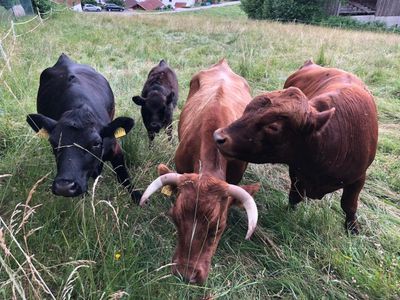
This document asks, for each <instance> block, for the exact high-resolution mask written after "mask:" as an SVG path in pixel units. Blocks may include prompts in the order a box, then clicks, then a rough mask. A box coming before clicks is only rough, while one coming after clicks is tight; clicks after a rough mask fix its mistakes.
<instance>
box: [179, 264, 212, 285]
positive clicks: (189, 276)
mask: <svg viewBox="0 0 400 300" xmlns="http://www.w3.org/2000/svg"><path fill="white" fill-rule="evenodd" d="M172 273H173V274H174V275H175V276H178V277H180V278H183V280H185V281H186V282H188V283H193V284H203V283H204V281H205V280H206V278H207V271H206V270H205V269H203V268H201V267H197V268H192V267H188V266H186V265H175V266H173V267H172Z"/></svg>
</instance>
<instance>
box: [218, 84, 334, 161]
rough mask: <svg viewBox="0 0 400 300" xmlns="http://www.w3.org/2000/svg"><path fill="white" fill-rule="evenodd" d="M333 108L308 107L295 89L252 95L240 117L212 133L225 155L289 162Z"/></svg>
mask: <svg viewBox="0 0 400 300" xmlns="http://www.w3.org/2000/svg"><path fill="white" fill-rule="evenodd" d="M334 112H335V108H330V109H329V107H328V106H327V105H321V106H320V107H319V110H317V109H316V108H314V107H311V106H310V105H309V103H308V99H307V97H306V96H305V95H304V94H303V92H301V91H300V90H299V89H298V88H294V87H290V88H288V89H285V90H281V91H274V92H270V93H266V94H263V95H260V96H257V97H255V98H254V99H253V100H252V101H251V102H250V103H249V104H248V105H247V107H246V109H245V111H244V113H243V116H242V117H241V118H239V119H238V120H236V121H235V122H233V123H232V124H230V125H229V126H228V127H225V128H220V129H218V130H216V131H215V132H214V141H215V143H216V145H217V147H218V149H219V150H220V151H221V153H222V154H223V155H225V156H227V157H233V158H236V159H240V160H243V161H247V162H253V163H290V162H291V161H292V160H294V159H295V156H296V152H297V151H298V150H299V149H302V147H303V143H304V141H305V139H307V137H309V136H310V135H312V134H318V133H319V132H321V131H322V130H323V129H324V127H325V125H326V124H327V123H328V122H329V121H330V119H331V117H332V115H333V114H334Z"/></svg>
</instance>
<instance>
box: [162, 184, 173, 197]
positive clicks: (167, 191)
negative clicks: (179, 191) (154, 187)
mask: <svg viewBox="0 0 400 300" xmlns="http://www.w3.org/2000/svg"><path fill="white" fill-rule="evenodd" d="M161 193H162V194H164V195H166V196H168V197H170V196H171V195H172V187H171V186H170V185H164V187H163V188H162V189H161Z"/></svg>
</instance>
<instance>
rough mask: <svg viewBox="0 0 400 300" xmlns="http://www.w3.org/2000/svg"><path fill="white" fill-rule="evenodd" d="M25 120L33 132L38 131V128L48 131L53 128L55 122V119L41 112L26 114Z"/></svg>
mask: <svg viewBox="0 0 400 300" xmlns="http://www.w3.org/2000/svg"><path fill="white" fill-rule="evenodd" d="M26 122H28V124H29V125H30V126H31V127H32V129H33V130H34V131H35V132H38V131H39V130H40V129H44V130H46V131H47V132H49V133H50V132H51V131H52V130H53V129H54V127H55V126H56V124H57V121H55V120H53V119H51V118H49V117H46V116H43V115H41V114H29V115H27V116H26Z"/></svg>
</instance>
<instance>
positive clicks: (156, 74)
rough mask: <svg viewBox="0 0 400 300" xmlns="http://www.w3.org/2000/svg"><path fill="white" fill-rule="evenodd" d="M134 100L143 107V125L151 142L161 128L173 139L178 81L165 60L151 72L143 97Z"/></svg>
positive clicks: (136, 97)
mask: <svg viewBox="0 0 400 300" xmlns="http://www.w3.org/2000/svg"><path fill="white" fill-rule="evenodd" d="M132 100H133V102H135V103H136V104H137V105H139V106H141V113H142V118H143V123H144V126H145V127H146V129H147V134H148V136H149V139H150V141H152V140H154V136H155V134H156V133H158V132H159V131H160V130H161V128H166V132H167V134H168V136H169V139H171V137H172V125H171V123H172V114H173V111H174V109H175V107H176V104H177V102H178V79H177V78H176V74H175V72H174V70H172V69H171V68H170V67H169V66H168V64H167V63H166V62H165V61H164V60H161V61H160V63H159V64H158V65H157V66H155V67H154V68H152V69H151V70H150V72H149V75H148V76H147V80H146V83H145V84H144V87H143V90H142V95H141V96H135V97H133V98H132Z"/></svg>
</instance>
